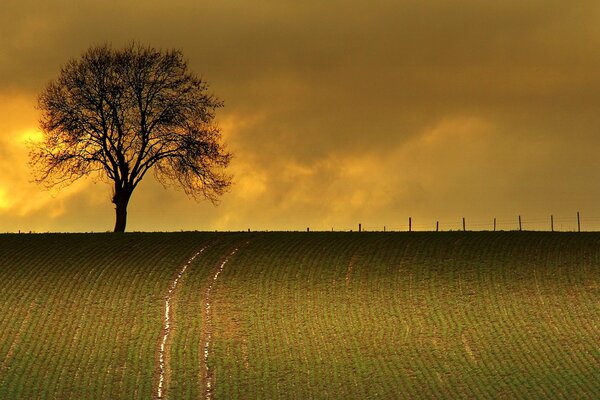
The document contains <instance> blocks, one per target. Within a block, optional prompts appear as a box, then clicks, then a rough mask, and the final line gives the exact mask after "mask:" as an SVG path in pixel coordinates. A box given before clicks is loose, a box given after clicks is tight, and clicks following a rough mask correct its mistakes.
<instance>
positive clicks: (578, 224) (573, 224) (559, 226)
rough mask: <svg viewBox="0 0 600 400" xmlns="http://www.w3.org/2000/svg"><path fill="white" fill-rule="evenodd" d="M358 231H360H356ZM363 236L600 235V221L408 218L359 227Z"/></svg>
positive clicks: (586, 218)
mask: <svg viewBox="0 0 600 400" xmlns="http://www.w3.org/2000/svg"><path fill="white" fill-rule="evenodd" d="M355 229H356V228H355ZM357 230H358V231H359V232H416V231H434V232H441V231H548V232H584V231H585V232H595V231H600V217H597V216H582V215H581V214H580V213H579V212H576V213H574V214H573V215H572V216H570V217H566V216H555V215H548V216H547V217H534V218H528V217H525V216H522V215H517V216H515V217H514V219H507V218H505V219H498V218H490V219H488V220H469V219H468V218H466V217H462V218H458V219H456V220H454V221H450V220H446V221H430V222H427V223H424V222H420V221H419V222H417V221H415V220H414V219H413V218H412V217H408V218H407V219H406V222H405V223H403V224H396V225H394V224H392V225H382V226H376V225H364V224H362V223H359V224H358V225H357Z"/></svg>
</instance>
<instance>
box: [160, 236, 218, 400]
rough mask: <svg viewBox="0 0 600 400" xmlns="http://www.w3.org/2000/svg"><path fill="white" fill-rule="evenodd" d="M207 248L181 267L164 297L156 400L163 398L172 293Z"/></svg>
mask: <svg viewBox="0 0 600 400" xmlns="http://www.w3.org/2000/svg"><path fill="white" fill-rule="evenodd" d="M207 247H208V246H205V247H203V248H201V249H200V250H199V251H198V252H196V254H194V255H193V256H192V257H191V258H190V259H189V260H188V261H187V262H186V263H185V264H184V265H183V267H182V268H181V269H180V270H179V273H178V274H177V277H176V278H175V280H174V281H173V282H171V286H170V287H169V291H168V293H167V295H166V296H165V315H164V320H163V337H162V341H161V343H160V350H159V358H158V369H159V371H160V375H159V377H158V388H157V392H156V397H157V398H158V399H162V398H163V392H164V389H163V388H164V384H165V370H166V367H165V365H166V364H167V362H166V358H167V357H166V354H165V348H166V345H167V340H168V339H169V333H170V332H171V318H170V316H171V299H172V297H173V293H174V292H175V289H177V284H178V283H179V280H180V279H181V277H182V276H183V274H185V271H186V270H187V268H188V267H189V266H190V264H191V263H192V261H194V259H195V258H196V257H198V256H199V255H200V254H201V253H202V252H204V250H205V249H206V248H207Z"/></svg>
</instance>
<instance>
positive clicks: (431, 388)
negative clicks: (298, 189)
mask: <svg viewBox="0 0 600 400" xmlns="http://www.w3.org/2000/svg"><path fill="white" fill-rule="evenodd" d="M203 246H208V247H207V249H206V251H205V252H203V253H202V255H201V256H199V257H198V258H197V259H196V260H194V262H193V263H192V264H191V266H190V267H189V268H188V269H187V271H186V273H185V275H184V277H183V278H182V280H181V282H180V283H179V285H178V287H177V291H176V293H174V295H173V298H172V301H171V304H172V321H173V329H172V331H171V335H170V339H169V346H168V354H167V355H168V358H167V360H168V364H169V365H168V367H169V368H168V372H169V373H168V375H167V385H166V397H167V398H170V399H188V398H189V399H197V398H205V397H206V395H207V389H206V382H205V371H206V367H208V373H209V375H210V376H211V378H212V383H213V385H214V386H213V389H212V390H211V391H209V392H208V395H209V397H211V398H214V399H235V398H239V399H253V398H256V399H260V398H269V399H339V398H345V399H353V398H355V399H365V398H407V399H418V398H424V399H425V398H507V399H509V398H510V399H512V398H522V399H535V398H540V399H542V398H565V399H566V398H569V399H571V398H582V399H586V398H587V399H595V398H600V368H598V366H599V365H600V350H599V349H600V340H599V339H598V338H599V337H600V330H599V329H598V325H599V322H600V307H599V301H600V286H599V278H600V234H596V233H580V234H575V233H543V232H536V233H533V232H497V233H483V232H481V233H479V232H477V233H476V232H440V233H417V232H415V233H411V234H408V233H361V234H359V233H252V234H248V233H238V234H224V233H221V234H216V233H169V234H161V233H153V234H124V235H113V234H62V235H61V234H47V235H0V293H1V295H2V297H1V299H0V398H27V399H34V398H57V399H63V398H64V399H80V398H94V399H95V398H98V399H121V398H122V399H132V398H135V399H137V398H140V399H142V398H143V399H147V398H153V396H155V392H156V390H155V389H156V384H157V382H156V379H157V365H158V362H157V358H158V347H159V342H160V338H161V329H162V318H163V313H164V308H163V307H164V296H165V294H166V291H167V290H168V287H169V286H170V283H171V281H172V280H173V279H174V277H175V275H176V273H177V271H178V270H179V269H180V267H181V265H183V263H185V262H186V261H187V260H188V259H189V258H190V256H191V255H193V254H194V253H195V252H196V251H198V250H199V249H200V248H201V247H203ZM236 248H237V249H239V250H238V252H237V253H236V254H235V255H234V256H232V257H230V258H229V260H228V261H227V264H226V265H225V266H224V268H223V271H222V273H221V274H220V275H219V276H218V279H217V280H216V281H213V278H214V275H215V272H216V271H217V270H218V268H219V266H220V265H221V264H222V262H223V261H224V260H225V258H226V257H227V256H228V255H229V254H231V252H232V251H233V250H234V249H236ZM211 282H213V283H212V290H211V292H210V296H208V297H207V288H208V287H209V285H211ZM207 301H209V303H210V305H211V311H210V316H211V318H210V320H209V319H207V313H206V309H205V306H206V302H207ZM207 332H210V333H211V335H210V341H211V346H210V352H209V356H208V365H206V364H205V362H204V361H205V360H204V354H203V345H204V343H203V342H204V340H205V339H206V337H207V336H206V333H207Z"/></svg>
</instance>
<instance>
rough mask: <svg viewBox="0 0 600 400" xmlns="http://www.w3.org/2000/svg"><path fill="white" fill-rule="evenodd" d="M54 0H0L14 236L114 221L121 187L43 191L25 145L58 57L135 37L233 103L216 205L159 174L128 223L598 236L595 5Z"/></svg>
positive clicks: (0, 107) (1, 119)
mask: <svg viewBox="0 0 600 400" xmlns="http://www.w3.org/2000/svg"><path fill="white" fill-rule="evenodd" d="M44 4H45V5H44V7H39V6H38V5H36V4H34V3H30V2H29V3H28V2H24V3H19V5H18V6H11V7H10V8H9V7H8V6H6V5H3V6H0V12H1V13H0V19H1V20H0V23H1V26H2V27H3V28H2V30H3V32H4V34H3V35H2V36H1V38H0V50H1V52H2V54H3V57H2V59H3V61H2V63H0V77H1V78H0V146H1V147H0V170H1V171H2V172H1V173H0V224H1V225H0V230H2V231H16V230H33V231H42V230H43V231H46V230H51V231H66V230H75V231H90V230H95V231H104V230H110V229H111V228H112V224H113V221H112V218H113V216H112V214H113V212H114V211H113V205H112V204H111V203H110V196H111V187H110V185H108V184H106V183H104V182H102V181H98V180H97V179H96V181H94V180H93V179H92V178H90V179H87V180H82V181H81V182H78V183H77V185H75V186H74V187H72V188H68V189H64V190H62V191H59V192H57V191H54V192H48V191H44V190H43V187H41V186H39V185H37V184H35V183H33V182H32V175H31V169H30V167H29V165H28V161H29V157H28V148H27V143H29V142H31V141H39V140H41V139H42V133H41V132H40V130H39V129H38V119H39V112H38V110H37V109H36V99H37V96H38V95H39V93H40V91H41V90H42V89H43V87H44V86H45V85H46V84H47V83H48V82H49V81H50V80H52V79H55V78H56V77H57V75H58V72H59V70H60V67H61V65H64V64H65V63H66V62H67V61H68V60H69V59H72V58H77V57H79V56H80V55H81V54H82V52H83V51H85V50H86V49H87V48H88V47H89V46H91V45H93V44H97V43H111V44H113V45H114V46H116V47H119V46H122V45H124V44H126V43H130V42H131V41H133V40H135V41H139V42H141V43H146V44H149V45H152V46H156V47H157V48H179V49H181V50H182V51H183V53H184V54H185V55H186V57H188V59H189V66H190V68H191V69H192V70H193V71H195V72H197V73H198V74H199V75H201V76H202V77H203V78H204V79H206V81H207V82H208V83H209V84H210V90H211V92H213V93H214V94H215V95H216V96H218V97H219V98H221V99H223V100H224V102H225V107H224V108H222V109H219V110H218V112H217V118H216V121H217V123H218V124H219V126H220V127H221V129H222V132H223V137H224V140H225V143H226V145H227V148H228V150H230V151H231V152H232V153H233V154H234V158H233V160H232V162H231V165H230V172H231V173H232V174H233V176H234V179H233V182H234V184H233V186H232V188H231V190H230V191H229V192H228V193H227V194H226V195H225V196H223V197H222V199H221V201H220V203H219V205H218V206H217V207H214V206H213V205H212V204H210V203H209V202H196V201H194V200H192V199H189V198H187V197H186V196H185V195H184V194H183V193H182V192H180V191H177V190H176V189H175V188H164V187H163V186H162V185H161V184H160V183H158V182H156V181H155V180H154V178H153V177H152V175H151V174H149V175H148V178H147V179H146V180H145V181H144V182H142V184H141V185H140V186H139V189H137V191H136V193H135V194H134V195H133V198H132V201H131V204H130V209H129V217H130V218H129V227H130V228H131V229H132V230H181V229H183V230H196V229H197V230H213V229H220V230H237V229H244V230H245V229H248V228H251V229H267V230H277V229H284V230H288V229H290V230H305V229H306V227H311V228H312V229H324V230H330V229H331V228H334V229H345V230H349V229H355V228H356V226H357V224H358V223H362V224H364V225H365V226H370V227H373V228H377V229H382V228H383V226H384V225H385V226H392V227H394V226H396V227H398V229H403V225H404V224H405V223H406V221H407V218H408V217H409V216H410V217H412V218H413V219H414V220H416V221H420V223H422V224H423V229H425V228H426V227H431V226H433V225H434V224H435V222H436V221H441V222H443V224H444V226H448V227H449V228H450V227H454V226H458V225H459V224H460V221H461V219H462V217H466V218H468V219H469V220H470V221H473V222H481V223H482V224H484V223H488V222H489V221H491V220H492V219H493V218H498V219H502V220H505V221H515V220H516V218H517V216H518V215H522V216H523V218H524V220H527V221H532V222H531V224H530V225H529V226H530V227H531V228H532V229H544V228H545V227H546V225H547V222H545V221H546V219H547V218H549V215H550V214H554V215H564V216H565V218H571V219H573V218H574V217H573V216H574V215H575V213H576V212H577V211H580V212H581V213H582V215H584V216H585V218H587V220H585V219H584V220H585V221H586V224H584V227H586V229H590V230H592V229H593V230H598V229H600V218H598V217H600V201H598V200H599V199H600V185H598V182H597V180H598V179H597V178H598V176H600V163H599V162H598V159H597V154H596V153H597V150H596V148H597V147H598V146H600V136H598V134H597V133H598V132H599V131H600V114H599V113H598V112H597V104H598V103H599V100H600V99H599V98H598V97H599V96H600V77H599V75H598V74H597V71H598V70H599V68H600V56H598V52H597V48H598V45H599V44H600V30H599V28H598V24H597V20H598V16H600V5H598V3H597V2H594V1H583V2H578V3H577V6H576V7H575V6H572V5H570V4H568V3H565V2H562V3H561V2H551V3H549V2H544V1H534V0H528V1H524V2H523V1H519V2H516V1H509V2H502V3H501V4H500V3H498V4H496V3H491V2H480V1H465V2H460V3H459V4H450V3H448V2H445V1H433V2H428V3H427V4H422V3H421V2H414V1H401V2H396V1H375V2H369V3H360V4H359V3H356V4H354V5H353V6H352V7H348V6H347V3H346V2H341V1H333V2H327V3H326V4H321V5H319V6H318V7H317V6H316V3H315V4H313V3H310V2H309V3H306V2H283V3H282V2H264V3H261V4H262V5H261V7H248V6H241V5H239V4H238V3H234V2H219V3H204V2H196V1H187V0H180V1H176V2H175V3H173V4H171V3H169V4H167V3H156V2H155V3H151V4H144V6H143V7H136V12H135V13H131V12H130V9H131V7H132V5H131V4H127V2H124V3H119V4H118V5H116V4H115V5H111V7H108V6H106V5H102V4H100V3H86V4H82V5H79V6H78V7H77V10H74V9H73V7H71V6H70V5H68V4H67V3H65V2H63V1H50V2H46V3H44ZM113 8H114V9H113ZM128 10H129V11H128ZM157 21H160V23H159V24H157V23H156V22H157ZM157 26H160V28H159V29H158V28H157ZM165 33H168V35H167V34H165ZM595 218H598V219H595ZM538 220H541V221H543V222H535V223H534V222H533V221H538ZM569 221H570V220H569ZM511 223H512V222H511ZM573 224H574V222H565V224H564V227H565V229H566V230H569V229H573V227H574V225H573ZM506 226H507V229H508V227H510V225H506Z"/></svg>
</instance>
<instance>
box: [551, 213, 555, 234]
mask: <svg viewBox="0 0 600 400" xmlns="http://www.w3.org/2000/svg"><path fill="white" fill-rule="evenodd" d="M550 232H554V215H552V214H550Z"/></svg>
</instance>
